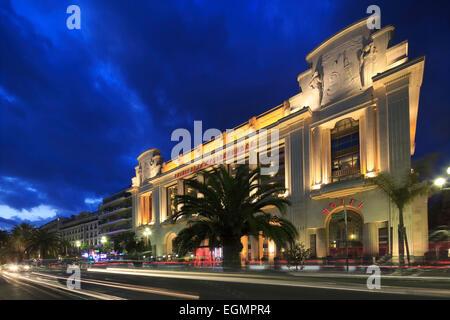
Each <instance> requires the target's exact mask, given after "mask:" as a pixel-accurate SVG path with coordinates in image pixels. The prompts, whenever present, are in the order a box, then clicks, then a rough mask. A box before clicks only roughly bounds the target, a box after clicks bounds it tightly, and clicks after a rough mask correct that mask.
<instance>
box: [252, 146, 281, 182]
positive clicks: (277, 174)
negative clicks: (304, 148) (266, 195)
mask: <svg viewBox="0 0 450 320" xmlns="http://www.w3.org/2000/svg"><path fill="white" fill-rule="evenodd" d="M276 151H278V170H276V168H277V164H276V163H270V164H261V167H264V168H273V170H270V171H271V174H270V175H265V176H262V177H261V178H262V179H261V183H262V184H266V183H268V184H271V183H279V184H281V185H282V186H283V187H284V186H285V179H286V177H285V175H286V171H285V154H284V143H281V144H280V145H279V146H278V147H277V150H276V149H274V150H272V149H271V148H270V147H268V151H267V153H268V154H270V155H271V156H272V152H276ZM258 159H259V157H258Z"/></svg>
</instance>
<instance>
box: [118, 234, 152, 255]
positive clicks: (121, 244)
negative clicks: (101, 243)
mask: <svg viewBox="0 0 450 320" xmlns="http://www.w3.org/2000/svg"><path fill="white" fill-rule="evenodd" d="M112 241H113V243H114V251H117V252H123V251H126V252H127V253H128V254H132V255H133V254H136V253H139V252H142V251H144V250H145V249H146V246H145V243H144V241H142V240H138V239H136V234H135V233H134V232H124V233H121V234H118V235H116V236H115V237H114V238H113V239H112Z"/></svg>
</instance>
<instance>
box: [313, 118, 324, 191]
mask: <svg viewBox="0 0 450 320" xmlns="http://www.w3.org/2000/svg"><path fill="white" fill-rule="evenodd" d="M311 140H312V157H311V176H312V184H313V185H316V184H320V183H322V173H321V157H320V151H321V148H320V145H321V130H320V127H316V128H314V129H313V131H312V139H311Z"/></svg>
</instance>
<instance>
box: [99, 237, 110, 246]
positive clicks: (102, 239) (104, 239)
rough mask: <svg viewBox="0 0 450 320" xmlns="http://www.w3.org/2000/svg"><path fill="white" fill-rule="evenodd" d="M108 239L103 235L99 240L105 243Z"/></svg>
mask: <svg viewBox="0 0 450 320" xmlns="http://www.w3.org/2000/svg"><path fill="white" fill-rule="evenodd" d="M107 241H108V240H107V239H106V237H105V236H103V237H102V238H101V240H100V242H101V243H103V244H105V243H106V242H107Z"/></svg>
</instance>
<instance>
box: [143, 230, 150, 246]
mask: <svg viewBox="0 0 450 320" xmlns="http://www.w3.org/2000/svg"><path fill="white" fill-rule="evenodd" d="M151 235H152V231H151V230H150V228H148V227H147V228H145V229H144V236H145V244H146V246H147V247H148V237H149V236H151Z"/></svg>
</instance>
